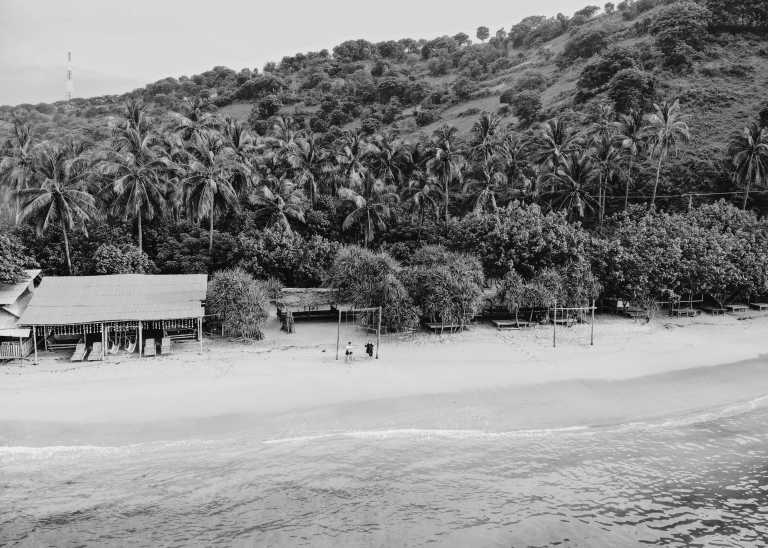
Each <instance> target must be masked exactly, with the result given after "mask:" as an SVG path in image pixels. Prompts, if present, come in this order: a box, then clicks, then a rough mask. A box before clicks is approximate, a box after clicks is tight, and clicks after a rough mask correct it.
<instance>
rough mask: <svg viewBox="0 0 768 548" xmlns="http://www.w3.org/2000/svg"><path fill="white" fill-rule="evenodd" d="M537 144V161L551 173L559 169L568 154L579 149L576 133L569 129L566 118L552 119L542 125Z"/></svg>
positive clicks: (537, 136)
mask: <svg viewBox="0 0 768 548" xmlns="http://www.w3.org/2000/svg"><path fill="white" fill-rule="evenodd" d="M535 144H536V148H537V151H536V155H535V157H536V161H537V162H538V163H539V165H540V166H542V167H544V168H548V169H549V170H551V171H555V170H556V169H557V167H558V166H559V165H560V164H561V163H562V162H563V160H564V159H565V156H566V155H567V154H569V153H570V152H573V151H574V150H576V149H578V148H579V142H578V137H577V135H576V132H575V131H574V130H572V129H571V128H570V127H568V123H567V122H566V121H565V119H564V118H552V119H551V120H547V121H546V122H544V123H543V124H541V126H540V128H539V132H538V134H537V135H536V141H535Z"/></svg>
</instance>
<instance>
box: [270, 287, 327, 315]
mask: <svg viewBox="0 0 768 548" xmlns="http://www.w3.org/2000/svg"><path fill="white" fill-rule="evenodd" d="M277 304H278V306H281V307H282V308H285V309H287V310H294V311H296V310H309V309H319V308H330V307H331V306H336V307H338V306H339V305H340V304H341V303H339V299H338V291H337V290H335V289H328V288H324V287H284V288H283V289H281V290H280V298H279V299H278V300H277Z"/></svg>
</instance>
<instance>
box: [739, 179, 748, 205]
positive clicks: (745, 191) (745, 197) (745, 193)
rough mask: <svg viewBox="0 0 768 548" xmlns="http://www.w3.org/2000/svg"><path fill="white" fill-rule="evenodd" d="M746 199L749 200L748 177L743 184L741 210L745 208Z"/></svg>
mask: <svg viewBox="0 0 768 548" xmlns="http://www.w3.org/2000/svg"><path fill="white" fill-rule="evenodd" d="M747 200H749V179H747V181H746V184H745V186H744V201H743V202H742V204H741V209H742V210H745V209H747Z"/></svg>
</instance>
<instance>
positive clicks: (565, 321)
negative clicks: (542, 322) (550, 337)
mask: <svg viewBox="0 0 768 548" xmlns="http://www.w3.org/2000/svg"><path fill="white" fill-rule="evenodd" d="M552 321H553V322H554V323H555V324H556V325H564V326H565V327H573V325H574V324H575V323H576V318H553V319H552Z"/></svg>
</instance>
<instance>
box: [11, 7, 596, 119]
mask: <svg viewBox="0 0 768 548" xmlns="http://www.w3.org/2000/svg"><path fill="white" fill-rule="evenodd" d="M590 3H594V2H589V1H588V0H537V1H535V2H532V1H514V0H465V1H461V2H456V1H445V0H444V1H439V0H436V1H429V0H380V1H378V2H366V1H361V0H357V1H355V0H293V1H291V0H269V1H264V0H241V1H236V0H204V1H203V0H123V1H114V0H0V104H18V103H37V102H41V101H55V100H59V99H62V98H63V95H64V79H65V71H66V54H67V51H71V52H72V60H73V62H72V65H73V69H74V80H75V96H77V97H89V96H93V95H103V94H108V93H121V92H125V91H130V90H132V89H134V88H136V87H139V86H143V85H144V84H146V83H149V82H153V81H155V80H159V79H160V78H164V77H166V76H175V77H178V76H181V75H185V74H186V75H191V74H196V73H199V72H202V71H204V70H207V69H209V68H211V67H213V66H215V65H225V66H228V67H231V68H233V69H237V70H239V69H241V68H243V67H249V68H254V67H258V68H259V69H261V67H263V65H264V63H265V62H267V61H271V60H274V61H279V60H280V58H281V57H282V56H284V55H292V54H294V53H297V52H303V51H310V50H320V49H323V48H328V49H331V48H332V47H333V46H334V45H336V44H338V43H339V42H342V41H344V40H347V39H350V38H365V39H368V40H371V41H379V40H387V39H397V38H402V37H409V38H422V37H423V38H431V37H434V36H438V35H441V34H455V33H457V32H466V33H467V34H470V35H471V36H474V29H475V28H477V26H479V25H486V26H488V27H490V28H491V31H495V30H496V29H498V28H500V27H504V28H506V29H509V27H510V26H511V25H513V24H514V23H516V22H517V21H519V20H520V19H522V18H523V17H525V16H528V15H535V14H541V15H554V14H556V13H557V12H559V11H560V12H563V13H565V14H567V15H571V14H572V13H573V12H574V11H576V10H577V9H579V8H582V7H584V6H585V5H587V4H590ZM600 5H602V4H600Z"/></svg>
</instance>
